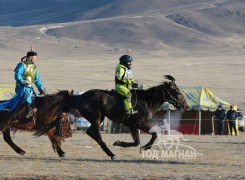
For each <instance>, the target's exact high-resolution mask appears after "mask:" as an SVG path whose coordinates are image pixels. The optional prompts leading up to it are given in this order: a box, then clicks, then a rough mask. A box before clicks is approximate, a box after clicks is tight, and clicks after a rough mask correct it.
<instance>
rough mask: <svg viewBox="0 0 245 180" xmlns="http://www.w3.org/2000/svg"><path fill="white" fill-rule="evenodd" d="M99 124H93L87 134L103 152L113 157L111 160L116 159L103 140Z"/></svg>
mask: <svg viewBox="0 0 245 180" xmlns="http://www.w3.org/2000/svg"><path fill="white" fill-rule="evenodd" d="M99 128H100V125H99V124H91V126H90V127H89V128H88V129H87V131H86V133H87V134H88V135H89V136H90V137H91V138H93V139H94V140H95V141H96V142H97V143H98V144H99V145H100V147H101V148H102V149H103V151H104V152H105V153H106V154H107V155H108V156H110V157H111V159H114V158H115V155H114V154H113V153H112V152H111V151H110V149H109V148H108V147H107V146H106V144H105V142H104V141H103V140H102V137H101V134H100V131H99Z"/></svg>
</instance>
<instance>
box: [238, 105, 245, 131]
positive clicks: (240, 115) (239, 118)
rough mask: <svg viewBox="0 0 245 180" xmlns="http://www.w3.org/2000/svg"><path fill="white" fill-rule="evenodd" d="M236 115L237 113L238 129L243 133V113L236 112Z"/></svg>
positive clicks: (244, 125)
mask: <svg viewBox="0 0 245 180" xmlns="http://www.w3.org/2000/svg"><path fill="white" fill-rule="evenodd" d="M237 113H238V117H237V120H238V128H239V130H240V131H241V132H244V131H245V116H244V115H243V112H242V111H241V110H238V111H237Z"/></svg>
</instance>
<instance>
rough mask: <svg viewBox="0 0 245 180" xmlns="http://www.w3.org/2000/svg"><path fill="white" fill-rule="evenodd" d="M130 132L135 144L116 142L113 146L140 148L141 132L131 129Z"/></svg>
mask: <svg viewBox="0 0 245 180" xmlns="http://www.w3.org/2000/svg"><path fill="white" fill-rule="evenodd" d="M130 131H131V135H132V138H133V140H134V142H124V141H116V142H114V143H113V145H114V146H122V147H131V146H138V145H139V144H140V138H139V130H138V129H134V128H130Z"/></svg>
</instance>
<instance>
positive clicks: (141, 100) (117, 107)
mask: <svg viewBox="0 0 245 180" xmlns="http://www.w3.org/2000/svg"><path fill="white" fill-rule="evenodd" d="M165 77H166V78H167V79H168V80H170V81H165V82H163V83H162V84H160V85H158V86H155V87H152V88H150V89H148V90H135V89H133V90H131V93H132V101H133V104H135V107H134V109H137V110H138V113H137V114H134V115H130V116H129V115H126V114H125V111H124V106H123V98H122V97H121V96H120V95H119V94H117V93H116V92H115V91H106V90H99V89H93V90H89V91H87V92H85V93H83V94H81V95H78V96H71V97H70V98H66V99H67V100H68V101H66V102H63V103H65V104H66V109H63V110H64V111H69V110H71V109H73V110H77V111H79V112H80V114H81V115H82V116H83V117H84V118H86V119H87V120H88V121H89V122H90V123H91V126H90V127H89V128H88V129H87V131H86V132H87V134H88V135H89V136H90V137H92V138H93V139H94V140H95V141H96V142H97V143H98V144H99V145H100V146H101V148H102V149H103V151H105V153H106V154H107V155H108V156H110V157H111V159H114V157H115V155H114V154H113V153H112V152H111V151H110V150H109V148H108V147H107V145H106V144H105V142H103V140H102V137H101V134H100V125H101V123H102V122H103V120H104V118H105V117H108V118H109V119H110V120H112V121H114V122H117V123H121V124H123V125H125V126H128V127H129V128H130V131H131V134H132V137H133V140H134V142H123V141H116V142H115V143H114V144H113V145H115V146H122V147H130V146H138V145H139V144H140V139H139V131H138V129H141V130H143V131H145V132H146V133H149V130H150V126H149V125H150V119H151V118H152V117H153V115H154V114H155V113H156V112H157V111H158V110H159V108H160V106H161V105H162V104H163V103H164V102H166V101H168V102H170V103H171V104H173V105H174V106H175V107H176V108H178V109H179V110H185V109H186V108H187V107H188V106H187V103H186V101H185V99H184V97H183V95H182V94H181V92H180V90H179V88H178V87H177V85H176V84H175V79H174V78H173V77H172V76H170V75H166V76H165ZM54 126H55V123H54V122H53V126H49V128H48V129H44V130H43V131H42V132H40V133H39V135H41V134H42V133H44V132H46V131H48V130H49V129H50V128H52V127H54ZM151 135H152V137H151V140H150V141H149V142H148V143H147V144H146V145H144V146H142V147H141V149H143V150H147V149H150V148H151V146H152V144H153V143H154V141H155V140H156V138H157V134H156V133H155V132H153V133H151ZM141 149H140V150H141Z"/></svg>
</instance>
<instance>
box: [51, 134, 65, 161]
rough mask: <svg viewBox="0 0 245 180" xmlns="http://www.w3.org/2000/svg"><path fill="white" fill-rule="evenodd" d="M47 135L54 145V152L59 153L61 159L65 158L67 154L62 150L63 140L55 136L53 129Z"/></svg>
mask: <svg viewBox="0 0 245 180" xmlns="http://www.w3.org/2000/svg"><path fill="white" fill-rule="evenodd" d="M47 135H48V137H49V140H50V141H51V143H52V147H53V149H54V152H57V153H58V155H59V156H60V157H64V156H65V152H64V151H63V150H62V149H61V147H60V146H61V140H60V138H59V137H57V136H55V131H54V130H53V129H51V130H49V131H48V132H47Z"/></svg>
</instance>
